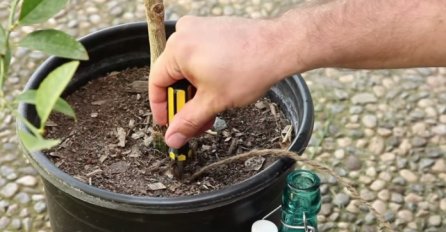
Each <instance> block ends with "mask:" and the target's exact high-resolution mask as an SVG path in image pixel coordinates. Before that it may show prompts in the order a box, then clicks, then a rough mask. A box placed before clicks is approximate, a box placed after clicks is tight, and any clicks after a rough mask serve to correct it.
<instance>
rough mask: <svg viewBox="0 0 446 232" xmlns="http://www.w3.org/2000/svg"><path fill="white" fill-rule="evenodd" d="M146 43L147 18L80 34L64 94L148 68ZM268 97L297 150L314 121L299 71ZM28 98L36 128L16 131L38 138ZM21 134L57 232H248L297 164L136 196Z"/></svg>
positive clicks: (22, 113) (35, 83) (42, 71)
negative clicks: (199, 187) (98, 181)
mask: <svg viewBox="0 0 446 232" xmlns="http://www.w3.org/2000/svg"><path fill="white" fill-rule="evenodd" d="M25 2H26V1H25ZM165 28H166V34H167V36H169V35H171V34H172V33H173V32H174V30H175V23H174V22H166V24H165ZM147 41H148V33H147V24H146V23H145V22H141V23H131V24H125V25H120V26H116V27H111V28H107V29H104V30H101V31H98V32H95V33H93V34H91V35H88V36H86V37H84V38H82V39H80V43H81V44H82V45H83V46H84V47H85V48H86V51H87V52H88V54H89V57H90V59H89V60H88V61H83V62H81V63H80V65H79V67H78V68H77V71H76V72H75V73H74V77H73V79H71V81H70V82H69V83H67V84H68V85H67V88H66V89H65V91H63V94H64V96H66V95H70V94H73V93H75V92H76V91H78V90H79V89H80V88H81V87H82V86H84V85H86V84H87V83H88V82H89V81H91V80H93V79H96V78H99V77H101V76H103V75H104V74H106V73H109V72H113V71H121V70H124V69H126V68H129V67H142V66H147V65H148V64H149V63H150V51H149V49H148V46H147ZM67 62H70V61H69V60H67V59H64V58H56V57H51V58H49V59H48V60H47V61H45V62H44V63H43V64H42V65H41V66H40V67H39V68H38V70H37V71H36V72H35V73H34V75H33V76H32V77H31V78H30V80H29V82H28V84H27V85H26V87H25V92H30V91H31V93H32V91H33V90H35V89H39V88H40V87H41V86H42V85H43V86H45V85H44V84H43V83H45V82H46V81H47V80H48V79H51V78H47V76H48V75H49V74H50V73H54V72H55V71H57V70H58V67H60V66H61V65H64V64H65V63H67ZM73 66H74V65H73ZM62 67H64V66H62ZM272 68H273V67H272ZM50 76H51V75H50ZM37 91H39V90H37ZM60 93H62V92H60ZM269 96H270V98H271V99H272V100H273V101H274V102H276V103H277V104H278V105H279V106H280V107H281V108H282V110H283V111H284V112H285V114H286V116H287V118H288V119H289V120H290V121H291V123H292V125H293V128H294V134H295V136H294V139H293V142H292V144H291V145H290V147H289V149H290V150H292V151H295V152H298V153H302V152H303V151H304V149H305V147H306V144H307V143H308V141H309V138H310V135H311V132H312V126H313V109H312V101H311V96H310V94H309V91H308V89H307V87H306V85H305V82H304V81H303V79H302V78H301V77H300V76H297V75H295V76H292V77H289V78H288V79H286V80H284V81H282V82H280V83H278V84H277V85H276V86H274V87H273V88H272V89H271V91H270V92H269ZM26 97H27V96H26V95H25V97H24V98H25V99H27V98H26ZM27 103H33V102H32V101H31V100H27V101H26V102H25V103H22V104H20V106H19V115H18V117H19V118H21V117H23V118H25V119H26V120H27V121H29V122H30V124H32V125H34V127H36V129H37V130H34V129H31V128H32V125H30V124H29V123H27V121H20V120H19V121H18V124H17V128H18V131H29V130H31V131H30V132H31V133H32V135H34V136H39V135H38V134H40V132H41V131H39V129H40V128H42V126H39V125H41V124H42V115H43V116H45V115H46V114H42V113H39V107H35V105H34V104H27ZM54 104H56V103H54ZM65 108H67V107H65ZM67 109H68V108H67ZM60 111H61V110H60ZM44 119H45V118H44ZM20 139H21V142H22V143H23V144H24V145H25V147H27V150H28V152H27V153H26V156H27V158H28V160H29V161H30V162H31V164H32V165H33V166H34V167H35V168H36V169H37V171H38V172H39V174H40V175H41V177H42V179H43V182H44V185H45V192H46V199H47V203H48V211H49V214H50V220H51V225H52V228H53V230H54V231H168V232H170V231H180V232H192V231H194V232H197V231H198V232H201V231H203V232H204V231H213V232H218V231H230V230H232V231H236V232H242V231H249V228H250V226H251V224H252V222H254V221H255V220H257V219H260V218H262V217H263V216H264V215H266V214H267V213H268V212H270V211H272V210H273V209H274V208H276V207H277V206H278V205H280V201H281V193H282V189H283V186H284V183H285V178H286V175H287V174H288V173H289V172H290V171H291V170H292V169H293V166H294V161H293V160H292V159H289V158H280V159H278V160H277V161H275V162H274V163H273V164H271V165H270V166H268V167H267V168H265V169H264V170H263V171H261V172H259V173H258V174H256V175H255V176H253V177H251V178H248V179H247V180H245V181H242V182H240V183H237V184H234V185H232V186H229V187H226V188H223V189H221V190H217V191H211V192H208V193H204V194H198V195H194V196H180V197H141V196H132V195H128V194H120V193H114V192H111V191H106V190H103V189H99V188H97V187H94V186H91V185H89V184H88V183H84V182H82V181H79V180H78V179H76V178H74V177H73V176H70V175H68V174H67V173H65V172H63V171H62V170H60V169H59V168H58V167H57V166H56V165H55V164H54V163H53V162H52V161H51V160H50V159H49V158H48V156H47V155H46V154H44V153H42V152H40V151H38V150H40V149H44V148H47V147H49V146H43V145H41V146H39V147H37V148H39V149H30V146H27V145H26V143H27V141H26V136H25V137H23V136H21V137H20ZM41 139H43V137H41ZM43 140H44V139H43ZM44 141H47V140H44ZM50 141H52V140H50ZM53 143H54V144H55V141H52V142H51V144H50V145H53ZM31 148H33V147H31ZM32 150H34V151H32Z"/></svg>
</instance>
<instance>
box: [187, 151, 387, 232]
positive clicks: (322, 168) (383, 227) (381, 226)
mask: <svg viewBox="0 0 446 232" xmlns="http://www.w3.org/2000/svg"><path fill="white" fill-rule="evenodd" d="M265 155H270V156H275V157H290V158H292V159H294V160H296V161H297V162H302V163H303V164H305V165H307V166H309V167H310V168H312V169H314V170H315V171H316V172H320V173H324V174H328V175H331V176H334V177H335V178H336V179H337V180H338V182H339V184H340V185H341V186H342V187H344V189H345V190H347V191H346V192H347V193H348V194H349V195H350V196H351V198H352V199H354V200H357V201H358V202H359V203H360V204H362V205H365V206H366V207H367V208H368V209H369V210H370V212H372V214H373V215H375V217H376V218H377V220H378V225H377V227H378V230H379V231H384V232H386V231H387V232H389V231H391V232H393V229H392V227H391V226H390V224H389V223H388V222H387V221H386V220H385V219H384V217H383V216H382V215H381V214H380V213H379V212H378V211H376V209H375V208H373V207H372V206H371V205H370V203H369V202H368V201H366V200H364V199H363V198H361V196H360V195H359V193H358V191H357V190H356V189H355V188H354V187H353V186H352V185H350V184H349V180H348V179H346V178H344V177H341V176H339V175H338V174H337V173H336V172H335V171H334V170H333V169H332V168H330V167H328V166H326V165H324V164H321V163H319V162H317V161H314V160H309V159H306V158H303V157H301V156H299V155H297V154H296V153H294V152H291V151H287V150H282V149H264V150H252V151H249V152H246V153H243V154H239V155H236V156H232V157H229V158H227V159H224V160H220V161H217V162H215V163H212V164H210V165H208V166H205V167H203V168H201V169H200V170H198V171H197V172H195V173H194V174H193V175H192V176H191V177H190V178H189V181H193V180H195V179H197V178H198V177H200V176H201V175H203V174H204V173H206V172H208V171H210V170H212V169H215V168H216V167H218V166H221V165H223V164H228V163H231V162H233V161H237V160H243V159H247V158H250V157H254V156H265Z"/></svg>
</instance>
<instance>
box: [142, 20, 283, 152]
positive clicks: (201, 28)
mask: <svg viewBox="0 0 446 232" xmlns="http://www.w3.org/2000/svg"><path fill="white" fill-rule="evenodd" d="M176 29H177V30H176V32H175V33H174V34H172V35H171V36H170V38H169V39H168V41H167V45H166V48H165V50H164V52H163V53H162V54H161V56H160V57H159V58H158V60H157V61H156V62H155V64H154V65H153V67H152V68H151V72H150V78H149V99H150V106H151V109H152V112H153V116H154V120H155V122H156V123H158V124H163V125H164V124H166V123H167V111H166V109H167V107H166V106H167V97H166V91H167V87H168V86H170V85H172V84H173V83H175V82H177V81H178V80H181V79H184V78H185V79H187V80H189V82H190V83H191V84H192V85H194V86H195V88H196V89H197V92H196V94H195V96H194V98H193V99H191V100H190V101H189V102H187V104H186V105H185V106H184V107H183V109H182V110H181V111H180V112H178V113H177V114H176V115H175V117H174V120H173V121H172V122H171V123H170V125H169V128H168V130H167V132H166V135H165V139H166V143H167V144H168V145H169V146H171V147H175V148H179V147H181V146H182V145H184V144H185V143H186V142H187V141H188V140H189V139H190V138H191V137H193V136H197V135H199V134H200V133H202V132H204V131H205V130H207V129H209V128H210V127H211V126H212V122H213V120H214V118H215V115H216V114H218V113H220V112H223V111H224V110H226V109H229V108H234V107H241V106H245V105H247V104H249V103H252V102H254V101H255V100H257V99H258V98H260V97H261V96H263V95H264V94H265V93H266V92H267V91H268V90H269V89H270V87H271V86H272V85H273V84H274V83H276V82H278V81H279V80H281V79H282V78H283V77H284V76H286V75H287V74H289V73H288V72H289V68H288V67H287V66H286V64H287V62H284V60H282V59H286V57H284V54H285V53H286V52H287V51H286V48H285V46H283V45H282V44H281V41H280V38H277V37H275V36H276V33H275V32H274V30H275V29H276V28H275V27H274V26H273V25H272V21H266V20H251V19H243V18H235V17H215V18H199V17H192V16H187V17H183V18H182V19H180V20H179V21H178V23H177V26H176Z"/></svg>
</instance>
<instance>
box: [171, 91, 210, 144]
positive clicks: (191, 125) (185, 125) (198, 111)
mask: <svg viewBox="0 0 446 232" xmlns="http://www.w3.org/2000/svg"><path fill="white" fill-rule="evenodd" d="M197 94H198V93H197ZM202 99H203V98H201V97H200V96H199V95H195V97H194V98H192V100H190V101H188V102H187V103H186V104H185V105H184V107H183V108H182V109H181V110H180V111H179V112H178V113H177V114H176V115H175V117H174V119H173V121H172V122H171V123H170V125H169V128H168V129H167V131H166V136H165V139H166V143H167V145H169V146H170V147H174V148H180V147H181V146H183V145H184V144H186V143H187V141H189V139H191V138H192V137H194V136H196V135H198V134H200V133H202V132H203V131H205V130H207V129H209V128H210V126H212V122H213V121H214V118H215V115H216V112H213V109H212V107H211V106H210V105H209V104H206V102H207V101H206V102H205V101H203V100H204V99H203V100H202Z"/></svg>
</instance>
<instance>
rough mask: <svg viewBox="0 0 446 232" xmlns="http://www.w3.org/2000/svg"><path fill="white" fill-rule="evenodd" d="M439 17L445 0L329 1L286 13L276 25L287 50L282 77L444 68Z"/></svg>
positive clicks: (445, 48)
mask: <svg viewBox="0 0 446 232" xmlns="http://www.w3.org/2000/svg"><path fill="white" fill-rule="evenodd" d="M444 12H446V2H445V1H444V0H425V1H419V0H373V1H370V0H345V1H342V0H333V1H328V2H327V1H326V2H325V3H323V4H314V5H310V6H306V7H302V8H298V9H294V10H291V11H289V12H287V13H286V14H284V15H283V16H282V17H281V18H279V19H278V20H276V21H275V24H276V28H280V29H279V30H281V32H280V33H281V34H282V35H283V36H284V38H283V39H282V41H281V42H282V44H283V46H286V47H288V48H289V50H288V51H287V56H288V57H289V59H288V60H289V63H290V66H289V68H288V70H287V71H286V72H304V71H307V70H310V69H314V68H319V67H341V68H403V67H414V66H445V65H446V42H445V41H446V14H445V13H444ZM293 62H294V63H293ZM293 67H294V70H293Z"/></svg>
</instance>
